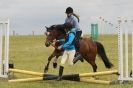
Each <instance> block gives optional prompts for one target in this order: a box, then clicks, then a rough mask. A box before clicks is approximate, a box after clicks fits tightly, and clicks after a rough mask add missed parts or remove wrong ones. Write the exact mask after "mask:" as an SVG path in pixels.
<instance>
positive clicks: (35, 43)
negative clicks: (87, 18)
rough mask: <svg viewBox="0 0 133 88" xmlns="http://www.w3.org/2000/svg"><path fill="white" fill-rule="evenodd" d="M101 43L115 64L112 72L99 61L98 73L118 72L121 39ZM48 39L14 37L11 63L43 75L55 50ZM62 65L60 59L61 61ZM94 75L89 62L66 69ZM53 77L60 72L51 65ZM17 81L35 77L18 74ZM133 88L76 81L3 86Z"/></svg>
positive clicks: (4, 86)
mask: <svg viewBox="0 0 133 88" xmlns="http://www.w3.org/2000/svg"><path fill="white" fill-rule="evenodd" d="M99 41H100V42H101V43H102V44H103V45H104V47H105V50H106V52H107V55H108V57H109V58H110V61H111V62H112V63H113V64H114V67H113V68H112V69H106V68H105V66H104V64H103V62H102V60H101V59H99V58H98V57H97V60H96V63H97V65H98V71H105V70H113V69H117V67H118V66H117V65H118V64H117V63H118V55H117V53H118V49H117V36H107V35H106V36H101V37H100V38H99ZM44 42H45V37H44V36H16V37H15V36H14V37H12V36H11V37H10V61H11V62H12V61H13V63H14V64H15V68H19V69H25V70H31V71H38V72H43V68H44V65H45V64H46V62H47V58H48V56H49V55H50V54H51V53H52V51H53V47H49V48H47V47H45V45H44ZM58 61H59V62H60V59H59V60H58ZM86 72H92V67H91V66H90V64H88V63H87V62H84V63H81V62H80V61H79V62H77V63H76V64H75V65H74V66H73V67H70V66H69V65H68V64H66V66H65V70H64V73H66V74H67V73H86ZM49 73H55V74H58V68H57V69H53V67H52V63H51V64H50V69H49ZM15 76H16V77H17V78H23V77H31V76H26V75H21V74H15ZM99 79H105V80H116V79H117V76H116V75H111V76H101V77H99ZM103 87H104V88H133V82H130V83H127V84H115V85H101V84H92V83H83V82H72V81H60V82H58V81H56V80H52V81H36V82H23V83H7V82H0V88H103Z"/></svg>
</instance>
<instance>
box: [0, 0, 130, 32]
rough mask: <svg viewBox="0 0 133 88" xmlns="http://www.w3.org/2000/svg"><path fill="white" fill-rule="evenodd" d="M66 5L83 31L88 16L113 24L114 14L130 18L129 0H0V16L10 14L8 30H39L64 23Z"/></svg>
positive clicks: (114, 21)
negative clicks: (76, 17) (77, 16)
mask: <svg viewBox="0 0 133 88" xmlns="http://www.w3.org/2000/svg"><path fill="white" fill-rule="evenodd" d="M68 6H71V7H73V9H74V12H75V13H77V14H78V15H79V16H80V19H81V21H80V25H81V29H82V30H83V32H84V33H85V34H88V33H89V31H90V23H91V22H92V18H96V17H100V16H102V17H103V18H104V19H105V20H107V21H109V22H111V23H113V24H115V23H116V21H117V18H118V17H129V18H133V0H0V19H2V18H7V17H9V18H10V22H11V31H10V32H11V34H12V31H13V30H15V32H16V33H18V34H31V33H32V31H35V33H36V34H43V31H44V29H45V28H44V27H45V26H50V25H53V24H61V23H64V20H65V17H66V14H65V13H64V12H65V9H66V8H67V7H68ZM42 29H43V30H42Z"/></svg>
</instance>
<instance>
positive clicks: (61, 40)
mask: <svg viewBox="0 0 133 88" xmlns="http://www.w3.org/2000/svg"><path fill="white" fill-rule="evenodd" d="M57 42H62V43H65V39H59V40H57Z"/></svg>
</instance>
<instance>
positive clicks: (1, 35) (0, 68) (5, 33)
mask: <svg viewBox="0 0 133 88" xmlns="http://www.w3.org/2000/svg"><path fill="white" fill-rule="evenodd" d="M8 56H9V19H7V20H0V77H2V78H8V68H9V64H8V58H9V57H8Z"/></svg>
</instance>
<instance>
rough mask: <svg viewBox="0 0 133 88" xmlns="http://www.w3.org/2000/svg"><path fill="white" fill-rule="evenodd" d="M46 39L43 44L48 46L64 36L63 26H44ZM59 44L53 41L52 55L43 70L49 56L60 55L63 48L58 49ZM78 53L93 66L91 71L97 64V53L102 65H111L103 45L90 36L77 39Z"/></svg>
mask: <svg viewBox="0 0 133 88" xmlns="http://www.w3.org/2000/svg"><path fill="white" fill-rule="evenodd" d="M46 29H47V30H46V35H47V36H46V41H45V46H46V47H49V46H50V45H52V44H53V41H54V40H55V39H56V40H59V39H62V38H65V37H66V33H65V31H64V28H63V26H62V25H52V26H51V27H49V28H48V27H46ZM59 45H60V44H58V43H55V45H54V47H55V50H54V52H53V53H52V55H51V56H50V57H49V58H48V63H47V65H46V67H45V71H46V70H48V69H47V68H48V67H47V66H48V65H49V63H50V60H51V58H53V57H56V58H58V57H59V56H61V55H62V53H63V50H58V49H57V48H56V47H58V46H59ZM79 46H80V47H79V53H80V54H81V55H82V57H83V58H84V59H85V60H86V61H87V62H88V63H89V64H91V66H92V68H93V72H96V71H97V65H96V63H95V60H96V55H97V54H98V55H99V56H100V57H101V59H102V61H103V62H104V65H105V67H106V68H111V67H113V64H112V63H111V62H110V61H109V59H108V57H107V55H106V52H105V49H104V46H103V45H102V44H101V43H100V42H98V41H93V40H92V39H90V38H82V39H81V40H80V41H79Z"/></svg>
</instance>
